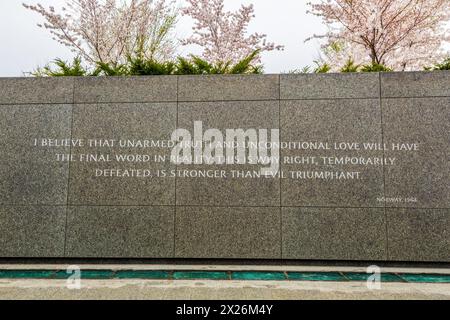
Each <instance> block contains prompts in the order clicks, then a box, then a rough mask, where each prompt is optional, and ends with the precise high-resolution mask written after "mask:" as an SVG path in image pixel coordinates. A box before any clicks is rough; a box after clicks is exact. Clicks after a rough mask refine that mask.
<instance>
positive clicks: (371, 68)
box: [360, 63, 392, 72]
mask: <svg viewBox="0 0 450 320" xmlns="http://www.w3.org/2000/svg"><path fill="white" fill-rule="evenodd" d="M360 71H361V72H391V71H392V69H391V68H389V67H386V66H385V65H382V64H379V63H372V64H367V65H364V66H362V67H361V70H360Z"/></svg>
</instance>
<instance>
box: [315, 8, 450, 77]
mask: <svg viewBox="0 0 450 320" xmlns="http://www.w3.org/2000/svg"><path fill="white" fill-rule="evenodd" d="M309 5H310V7H311V11H310V12H311V13H313V14H315V15H317V16H319V17H321V18H322V19H323V21H324V23H325V24H326V25H327V26H328V28H329V32H328V33H326V34H324V35H314V36H313V37H311V38H319V39H321V38H325V39H326V40H327V41H326V43H325V44H324V48H329V47H330V45H332V44H335V43H338V44H339V46H340V48H341V50H338V51H333V50H331V51H330V50H328V51H327V54H326V57H325V60H326V61H327V62H328V63H329V64H331V65H334V66H342V64H343V63H344V62H345V60H347V59H348V58H349V57H352V58H353V60H354V61H355V62H356V63H357V64H368V63H379V64H385V65H388V66H390V67H393V68H395V69H397V70H415V69H422V68H423V67H424V66H425V65H429V64H431V63H434V62H436V61H440V60H442V59H443V58H444V57H445V56H446V55H447V54H449V52H448V51H446V50H445V49H444V45H445V44H446V43H448V42H449V41H450V31H449V29H450V28H449V24H448V23H449V21H450V1H449V0H358V1H350V0H323V1H320V3H315V4H312V3H309ZM311 38H310V39H311ZM308 40H309V39H308Z"/></svg>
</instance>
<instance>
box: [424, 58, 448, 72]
mask: <svg viewBox="0 0 450 320" xmlns="http://www.w3.org/2000/svg"><path fill="white" fill-rule="evenodd" d="M424 69H425V70H427V71H437V70H450V57H448V58H447V59H445V60H444V61H443V62H442V63H437V64H435V65H434V66H432V67H426V68H424Z"/></svg>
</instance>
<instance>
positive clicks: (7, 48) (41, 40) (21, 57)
mask: <svg viewBox="0 0 450 320" xmlns="http://www.w3.org/2000/svg"><path fill="white" fill-rule="evenodd" d="M22 2H25V3H28V4H35V3H37V2H39V3H41V4H42V5H44V6H48V5H54V6H57V5H60V4H61V3H62V1H61V0H0V76H22V75H23V73H24V72H28V71H32V70H34V69H35V68H36V67H37V66H38V65H39V66H42V65H45V64H46V63H48V62H49V61H51V60H53V59H54V58H57V57H59V58H63V59H67V60H68V59H71V58H72V57H73V54H72V53H71V52H70V50H69V49H67V48H66V47H63V46H61V45H60V44H58V43H57V42H56V41H54V40H52V38H51V36H50V34H49V33H48V31H47V30H44V29H41V28H38V27H37V26H36V24H37V23H39V22H42V21H43V20H42V18H41V17H40V16H39V15H38V14H37V13H35V12H32V11H29V10H27V9H25V8H24V7H23V6H22ZM306 2H307V1H301V0H226V1H225V3H226V7H227V9H236V8H238V7H239V6H240V5H241V4H249V3H253V4H254V6H255V14H256V18H255V19H254V20H253V22H252V23H251V24H250V28H249V31H250V32H255V31H257V32H259V33H266V34H267V35H268V40H269V41H273V42H276V43H277V44H282V45H284V46H285V50H284V51H273V52H268V53H265V54H264V55H263V62H264V65H265V71H266V72H267V73H279V72H284V71H289V70H293V69H298V68H301V67H303V66H305V65H309V64H312V63H313V61H314V60H316V59H317V58H318V57H319V51H320V46H319V44H318V43H317V42H316V41H310V42H308V43H304V40H305V39H306V38H307V37H309V36H310V35H312V34H314V33H321V32H323V31H324V27H323V25H322V24H321V21H320V19H318V18H317V17H315V16H312V15H310V14H307V13H306V10H307V6H306ZM179 3H180V5H182V4H183V0H179ZM191 27H192V21H190V20H189V19H186V18H182V19H181V20H180V21H179V23H178V27H177V31H176V32H177V37H179V38H182V37H185V36H188V35H189V34H190V32H191ZM190 52H194V53H198V52H196V51H195V49H194V48H189V49H187V48H183V47H181V48H180V53H181V54H186V53H190Z"/></svg>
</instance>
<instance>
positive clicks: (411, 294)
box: [0, 279, 450, 300]
mask: <svg viewBox="0 0 450 320" xmlns="http://www.w3.org/2000/svg"><path fill="white" fill-rule="evenodd" d="M66 285H67V283H66V281H65V280H5V279H3V280H0V299H205V300H207V299H219V300H221V299H237V300H247V299H250V300H259V299H264V300H266V299H282V300H290V299H445V300H450V284H410V283H382V284H381V289H380V290H369V289H367V286H366V283H365V282H351V283H350V282H300V281H295V282H294V281H210V280H207V281H203V280H190V281H184V280H169V281H167V280H164V281H156V280H82V282H81V289H68V288H67V286H66Z"/></svg>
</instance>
